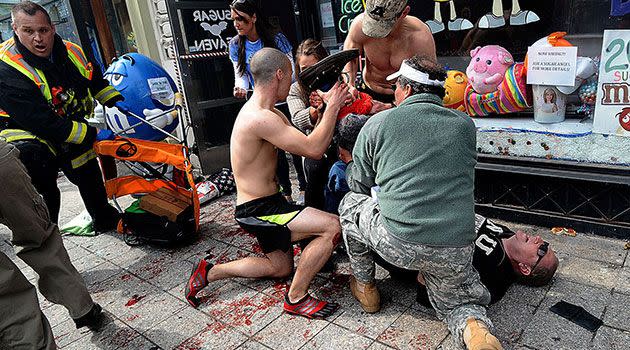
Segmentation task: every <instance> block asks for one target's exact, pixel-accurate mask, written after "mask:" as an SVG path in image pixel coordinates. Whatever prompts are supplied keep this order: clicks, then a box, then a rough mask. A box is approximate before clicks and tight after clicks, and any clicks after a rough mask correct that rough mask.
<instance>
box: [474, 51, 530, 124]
mask: <svg viewBox="0 0 630 350" xmlns="http://www.w3.org/2000/svg"><path fill="white" fill-rule="evenodd" d="M470 56H471V57H472V59H471V61H470V64H469V65H468V68H467V69H466V75H468V87H467V88H466V92H465V94H464V104H465V107H466V113H468V115H470V116H485V115H489V114H506V113H512V112H518V111H522V110H523V109H525V108H527V107H529V106H530V105H531V101H530V100H531V99H530V97H529V96H528V95H529V94H528V93H527V84H526V77H525V69H524V66H523V63H514V58H512V55H511V54H510V53H509V52H508V51H507V50H506V49H504V48H503V47H501V46H498V45H488V46H484V47H479V46H478V47H477V48H475V49H474V50H472V51H470Z"/></svg>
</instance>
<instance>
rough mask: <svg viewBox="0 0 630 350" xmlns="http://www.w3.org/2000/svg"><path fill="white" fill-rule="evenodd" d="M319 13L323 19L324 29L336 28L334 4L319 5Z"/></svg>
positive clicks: (324, 3)
mask: <svg viewBox="0 0 630 350" xmlns="http://www.w3.org/2000/svg"><path fill="white" fill-rule="evenodd" d="M319 12H320V13H321V17H322V27H324V28H333V27H334V26H335V18H334V17H333V9H332V3H330V2H323V3H321V4H319Z"/></svg>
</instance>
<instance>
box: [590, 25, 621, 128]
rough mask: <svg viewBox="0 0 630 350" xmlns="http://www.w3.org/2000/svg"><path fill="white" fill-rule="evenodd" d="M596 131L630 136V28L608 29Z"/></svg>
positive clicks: (602, 59) (604, 42)
mask: <svg viewBox="0 0 630 350" xmlns="http://www.w3.org/2000/svg"><path fill="white" fill-rule="evenodd" d="M593 131H594V132H597V133H601V134H610V135H618V136H626V137H630V30H606V31H604V40H603V44H602V54H601V63H600V66H599V81H598V83H597V101H596V103H595V116H594V120H593Z"/></svg>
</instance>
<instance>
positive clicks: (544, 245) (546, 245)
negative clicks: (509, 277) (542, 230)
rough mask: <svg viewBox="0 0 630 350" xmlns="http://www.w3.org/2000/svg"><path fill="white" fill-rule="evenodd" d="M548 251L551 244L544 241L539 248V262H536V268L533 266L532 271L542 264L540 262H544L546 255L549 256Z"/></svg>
mask: <svg viewBox="0 0 630 350" xmlns="http://www.w3.org/2000/svg"><path fill="white" fill-rule="evenodd" d="M548 250H549V242H545V241H543V243H542V244H541V245H540V247H538V260H536V263H535V264H534V266H532V271H534V269H535V268H536V266H538V264H539V263H540V260H542V258H543V257H544V256H545V255H547V251H548Z"/></svg>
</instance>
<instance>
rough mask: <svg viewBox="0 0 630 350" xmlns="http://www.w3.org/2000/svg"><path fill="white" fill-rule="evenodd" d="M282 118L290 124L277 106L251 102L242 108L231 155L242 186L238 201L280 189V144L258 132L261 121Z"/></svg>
mask: <svg viewBox="0 0 630 350" xmlns="http://www.w3.org/2000/svg"><path fill="white" fill-rule="evenodd" d="M267 119H278V120H280V121H282V122H284V123H285V124H287V125H288V121H287V120H286V117H285V116H284V115H283V114H282V112H280V111H278V110H277V109H275V110H273V111H271V110H268V109H267V110H266V109H262V108H260V106H256V105H255V104H254V103H252V101H250V102H247V103H246V104H245V105H244V106H243V109H241V111H240V113H239V114H238V117H237V118H236V121H235V123H234V129H233V131H232V137H231V139H230V159H231V162H232V170H233V172H234V178H235V180H236V184H237V186H238V192H237V196H236V204H241V203H245V202H248V201H250V200H252V199H256V198H261V197H266V196H270V195H272V194H275V193H278V183H277V179H276V168H277V166H278V162H277V161H276V159H278V151H277V148H276V147H275V146H274V145H273V144H271V143H270V142H269V141H267V140H264V139H262V138H261V137H260V136H258V135H257V133H256V128H257V126H258V124H259V123H265V121H266V120H267Z"/></svg>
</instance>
